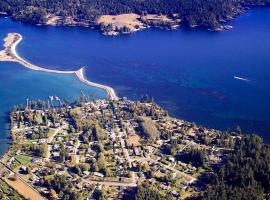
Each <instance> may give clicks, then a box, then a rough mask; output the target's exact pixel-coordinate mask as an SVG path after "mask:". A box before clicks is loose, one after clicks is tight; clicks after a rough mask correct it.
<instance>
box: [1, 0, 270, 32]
mask: <svg viewBox="0 0 270 200" xmlns="http://www.w3.org/2000/svg"><path fill="white" fill-rule="evenodd" d="M262 5H270V0H4V1H0V12H2V13H7V14H8V15H9V16H11V17H12V18H13V19H16V20H20V21H24V22H28V23H33V24H42V23H45V21H46V19H47V18H46V17H47V16H48V14H54V15H57V16H61V17H63V18H65V17H71V18H72V19H74V20H75V21H79V22H80V21H84V22H87V23H88V24H92V25H95V21H96V19H97V18H98V17H99V16H101V15H104V14H121V13H131V12H133V13H137V14H146V13H149V14H166V15H168V16H170V17H172V18H173V17H175V16H178V17H179V18H180V19H181V20H182V23H183V24H185V25H187V26H200V27H206V28H209V27H211V28H214V27H218V26H219V23H220V22H222V21H226V20H229V19H231V18H232V17H234V16H235V15H237V14H239V13H241V12H242V11H244V10H245V9H246V8H247V7H249V6H262Z"/></svg>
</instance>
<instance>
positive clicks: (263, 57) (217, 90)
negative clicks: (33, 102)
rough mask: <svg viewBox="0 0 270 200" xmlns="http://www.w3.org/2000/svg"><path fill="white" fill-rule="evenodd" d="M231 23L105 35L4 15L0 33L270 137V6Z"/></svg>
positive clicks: (47, 56) (49, 62)
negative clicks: (221, 27)
mask: <svg viewBox="0 0 270 200" xmlns="http://www.w3.org/2000/svg"><path fill="white" fill-rule="evenodd" d="M229 24H230V25H233V26H234V29H233V30H232V31H224V32H219V33H216V32H208V31H204V30H191V29H184V28H181V29H179V30H177V31H165V30H159V29H150V30H145V31H141V32H138V33H135V34H132V35H128V36H118V37H106V36H103V35H101V34H100V33H99V32H98V31H95V30H91V29H88V28H78V27H43V26H39V27H37V26H31V25H25V24H22V23H18V22H13V21H12V20H10V19H0V37H2V38H3V37H4V36H5V35H6V33H8V32H14V31H15V32H19V33H21V34H22V35H23V37H24V40H23V41H22V43H21V44H20V45H19V46H18V52H19V54H20V55H22V56H23V57H24V58H26V59H27V60H29V61H30V62H33V63H35V64H38V65H41V66H46V67H48V68H52V69H78V68H80V67H81V66H86V75H87V77H88V78H89V79H90V80H92V81H96V82H99V83H103V84H107V85H110V86H112V87H113V88H114V89H115V90H116V92H117V94H118V95H119V96H127V97H129V98H131V99H139V98H140V96H141V95H142V94H148V95H149V96H152V97H153V98H154V99H155V101H156V102H157V103H159V104H160V105H161V106H162V107H164V108H165V109H168V110H169V112H170V114H171V115H172V116H176V117H179V118H182V119H184V120H188V121H194V122H196V123H198V124H200V125H203V126H207V127H209V128H217V129H222V130H226V129H235V128H236V126H237V125H240V127H241V128H242V130H243V131H244V132H246V133H257V134H259V135H261V136H263V137H264V139H265V140H266V141H268V142H270V105H269V100H270V70H269V67H270V55H269V54H270V53H269V52H270V8H258V9H252V10H250V11H249V12H247V13H245V14H243V15H241V16H240V17H238V18H237V19H235V20H233V21H231V22H229ZM0 73H2V72H1V71H0ZM237 77H239V78H240V79H239V78H237ZM1 81H2V80H1ZM0 92H1V91H0ZM35 96H38V94H35Z"/></svg>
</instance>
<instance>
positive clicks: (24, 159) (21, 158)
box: [15, 155, 32, 165]
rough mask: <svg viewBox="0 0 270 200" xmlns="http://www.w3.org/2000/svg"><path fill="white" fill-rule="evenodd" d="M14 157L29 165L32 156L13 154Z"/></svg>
mask: <svg viewBox="0 0 270 200" xmlns="http://www.w3.org/2000/svg"><path fill="white" fill-rule="evenodd" d="M15 159H16V160H17V161H18V162H19V163H21V164H22V165H29V164H30V163H31V161H32V157H30V156H25V155H17V156H15Z"/></svg>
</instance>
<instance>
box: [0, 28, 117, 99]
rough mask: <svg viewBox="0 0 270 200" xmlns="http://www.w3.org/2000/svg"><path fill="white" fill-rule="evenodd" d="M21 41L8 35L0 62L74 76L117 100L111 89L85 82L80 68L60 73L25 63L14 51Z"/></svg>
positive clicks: (20, 38) (17, 34)
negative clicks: (15, 63) (14, 63)
mask: <svg viewBox="0 0 270 200" xmlns="http://www.w3.org/2000/svg"><path fill="white" fill-rule="evenodd" d="M22 39H23V37H22V35H20V34H19V33H9V34H8V35H7V37H6V38H5V39H4V41H5V43H4V50H2V51H0V61H9V62H17V63H19V64H21V65H23V66H24V67H26V68H28V69H31V70H35V71H43V72H48V73H56V74H74V75H76V77H77V78H78V80H79V81H81V82H83V83H85V84H87V85H89V86H92V87H97V88H100V89H102V90H105V91H106V93H107V95H108V99H110V100H117V99H118V97H117V95H116V93H115V91H114V89H113V88H111V87H109V86H106V85H102V84H99V83H94V82H91V81H89V80H87V78H86V77H85V76H84V71H83V70H84V69H83V67H82V68H80V69H79V70H74V71H61V70H53V69H46V68H43V67H40V66H37V65H34V64H31V63H29V62H27V61H26V60H24V59H23V58H22V57H20V56H19V55H18V53H17V51H16V47H17V45H18V44H19V43H20V42H21V41H22Z"/></svg>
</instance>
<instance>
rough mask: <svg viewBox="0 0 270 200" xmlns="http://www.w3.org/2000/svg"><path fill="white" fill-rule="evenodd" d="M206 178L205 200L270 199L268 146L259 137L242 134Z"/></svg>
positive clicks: (269, 147)
mask: <svg viewBox="0 0 270 200" xmlns="http://www.w3.org/2000/svg"><path fill="white" fill-rule="evenodd" d="M209 181H210V184H209V185H208V186H207V190H206V192H205V197H204V199H205V200H206V199H207V200H211V199H213V200H215V199H220V200H230V199H231V200H242V199H246V200H248V199H250V200H253V199H270V146H269V145H267V144H265V143H263V140H262V138H260V137H259V136H256V135H252V136H244V139H242V140H239V141H238V142H237V143H236V144H235V147H234V150H233V151H232V152H231V153H230V154H229V155H228V156H227V158H226V159H225V163H224V164H223V165H222V167H221V168H218V170H216V172H214V173H211V174H210V175H209Z"/></svg>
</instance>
